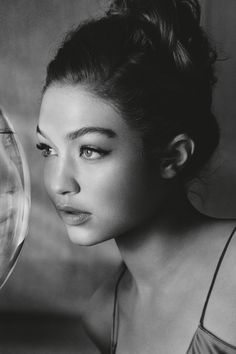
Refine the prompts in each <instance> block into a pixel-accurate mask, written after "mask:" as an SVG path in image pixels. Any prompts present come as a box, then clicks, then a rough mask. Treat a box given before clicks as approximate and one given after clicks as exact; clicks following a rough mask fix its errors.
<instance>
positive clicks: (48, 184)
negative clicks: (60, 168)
mask: <svg viewBox="0 0 236 354" xmlns="http://www.w3.org/2000/svg"><path fill="white" fill-rule="evenodd" d="M43 177H44V185H45V188H46V191H47V193H48V196H49V197H50V199H53V197H54V194H53V191H52V183H53V180H54V179H55V169H54V168H53V166H52V164H49V163H48V162H47V161H45V164H44V171H43Z"/></svg>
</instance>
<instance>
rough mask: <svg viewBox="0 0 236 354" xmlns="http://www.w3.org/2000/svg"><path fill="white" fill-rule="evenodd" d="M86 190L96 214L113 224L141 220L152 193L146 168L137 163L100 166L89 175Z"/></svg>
mask: <svg viewBox="0 0 236 354" xmlns="http://www.w3.org/2000/svg"><path fill="white" fill-rule="evenodd" d="M89 176H90V177H89ZM87 188H88V190H87V193H88V195H90V197H91V198H93V200H94V203H95V206H96V209H97V210H96V211H97V212H99V214H100V213H102V214H103V216H104V217H105V218H107V219H108V220H109V219H112V220H113V219H115V220H116V222H121V221H124V220H125V219H126V218H130V219H134V218H135V219H137V218H140V215H143V213H144V211H147V210H148V209H147V208H148V206H149V202H150V198H151V194H152V186H151V184H150V179H149V176H148V174H147V169H146V168H145V166H144V164H143V162H140V161H137V162H136V163H135V161H133V162H132V163H131V162H130V161H128V163H125V162H124V161H116V162H114V163H112V164H109V166H108V165H107V166H105V165H104V166H101V169H100V170H98V169H97V170H96V173H90V174H89V175H88V178H87ZM82 190H83V189H82ZM87 193H86V191H85V194H87Z"/></svg>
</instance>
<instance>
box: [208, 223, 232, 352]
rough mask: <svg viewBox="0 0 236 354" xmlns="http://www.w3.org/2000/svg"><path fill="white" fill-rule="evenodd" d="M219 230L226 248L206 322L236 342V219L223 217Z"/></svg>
mask: <svg viewBox="0 0 236 354" xmlns="http://www.w3.org/2000/svg"><path fill="white" fill-rule="evenodd" d="M213 230H214V228H213ZM215 230H216V232H219V233H221V234H222V237H223V243H222V244H223V248H222V249H221V251H220V252H221V257H220V264H219V268H218V272H217V276H216V279H215V283H214V287H213V289H212V293H211V296H210V299H209V303H208V306H207V312H206V315H205V321H204V322H205V326H206V328H207V329H208V330H210V331H211V332H213V333H215V334H216V335H217V336H218V337H219V338H221V339H223V340H224V341H225V342H227V343H229V344H231V345H234V346H236V220H222V221H219V222H218V225H216V229H215Z"/></svg>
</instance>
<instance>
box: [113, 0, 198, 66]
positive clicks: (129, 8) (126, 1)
mask: <svg viewBox="0 0 236 354" xmlns="http://www.w3.org/2000/svg"><path fill="white" fill-rule="evenodd" d="M107 15H108V16H113V15H119V16H132V17H136V18H137V19H141V20H145V21H146V22H149V23H150V24H152V25H154V26H155V27H156V29H157V31H158V33H159V34H160V37H161V40H162V43H165V44H166V45H167V46H168V48H169V49H170V50H171V52H172V53H173V56H174V59H175V62H176V65H177V66H178V67H180V68H181V67H184V68H186V65H189V64H190V61H191V60H190V57H191V53H189V50H190V51H191V43H192V42H193V41H194V39H195V38H196V37H199V32H200V16H201V9H200V5H199V2H198V0H113V1H112V2H111V5H110V8H109V10H108V11H107Z"/></svg>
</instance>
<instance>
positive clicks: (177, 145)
mask: <svg viewBox="0 0 236 354" xmlns="http://www.w3.org/2000/svg"><path fill="white" fill-rule="evenodd" d="M194 149H195V146H194V141H193V140H192V139H191V138H190V137H189V136H188V135H186V134H180V135H177V136H176V137H175V138H174V139H173V140H172V141H171V142H170V144H169V145H168V147H167V149H166V150H165V152H164V154H163V158H162V161H161V176H162V177H163V178H165V179H171V178H174V177H175V176H177V174H178V173H179V172H180V171H181V170H182V169H183V168H184V167H185V165H186V163H187V162H188V161H189V159H190V158H191V156H192V155H193V154H194Z"/></svg>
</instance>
